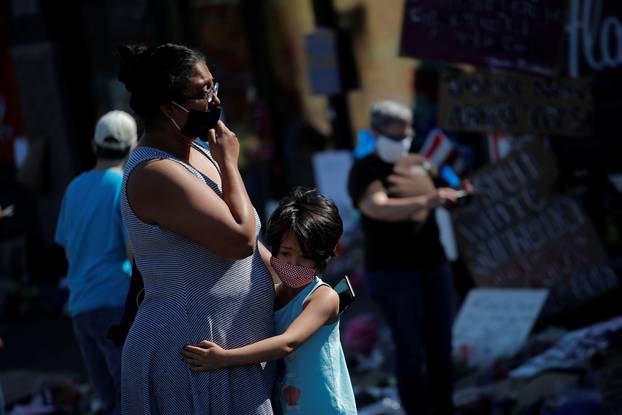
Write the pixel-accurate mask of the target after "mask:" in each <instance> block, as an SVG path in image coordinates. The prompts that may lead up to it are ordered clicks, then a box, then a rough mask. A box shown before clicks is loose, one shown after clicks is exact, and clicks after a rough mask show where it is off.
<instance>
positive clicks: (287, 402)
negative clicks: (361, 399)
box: [274, 277, 356, 415]
mask: <svg viewBox="0 0 622 415" xmlns="http://www.w3.org/2000/svg"><path fill="white" fill-rule="evenodd" d="M321 285H326V286H328V284H326V283H324V282H323V281H322V280H321V279H320V278H318V277H315V279H314V281H313V282H312V283H310V284H309V285H307V286H306V287H305V288H304V289H303V290H302V291H300V292H299V293H298V294H297V295H296V296H295V297H294V298H293V299H292V300H291V301H290V302H289V303H287V304H286V305H285V306H284V307H283V308H281V309H279V310H277V311H275V313H274V315H275V328H276V332H277V334H281V333H283V332H285V330H287V327H289V325H290V324H291V323H292V322H293V321H294V320H295V319H296V318H297V317H298V316H299V315H300V313H301V312H302V305H303V304H304V302H305V300H306V299H307V298H308V297H309V295H311V293H312V292H313V291H315V290H316V289H317V288H318V287H319V286H321ZM283 366H284V368H283ZM279 367H280V370H278V372H279V373H278V374H277V384H276V388H277V390H276V392H277V393H276V394H275V395H277V400H278V401H279V404H280V406H281V409H282V411H283V414H309V415H317V414H348V415H349V414H356V403H355V401H354V393H353V391H352V383H351V382H350V375H349V374H348V367H347V366H346V359H345V357H344V354H343V349H342V348H341V341H340V339H339V320H337V321H336V322H335V323H333V324H330V325H324V326H322V327H320V329H319V330H318V331H317V332H315V333H314V334H313V336H311V337H310V338H309V339H308V340H307V341H306V342H305V343H304V344H303V345H302V346H300V347H299V348H298V349H296V350H295V351H294V352H293V353H291V354H290V355H289V356H287V357H285V358H283V359H282V361H281V362H279Z"/></svg>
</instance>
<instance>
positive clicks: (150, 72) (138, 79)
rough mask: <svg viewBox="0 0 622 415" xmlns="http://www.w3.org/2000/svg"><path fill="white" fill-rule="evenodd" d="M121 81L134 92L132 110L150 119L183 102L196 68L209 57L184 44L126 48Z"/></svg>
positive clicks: (120, 74)
mask: <svg viewBox="0 0 622 415" xmlns="http://www.w3.org/2000/svg"><path fill="white" fill-rule="evenodd" d="M118 51H119V54H120V56H121V65H120V70H119V80H120V81H121V82H123V83H124V84H125V88H127V90H128V92H130V93H131V98H130V107H132V109H133V110H134V111H135V112H136V114H138V115H140V116H141V117H143V118H146V119H150V118H152V117H153V116H155V115H156V114H157V112H158V109H159V107H160V105H162V104H164V103H166V102H168V101H170V100H175V99H179V98H180V96H181V95H182V94H183V91H184V90H185V89H186V88H187V87H188V84H189V80H190V77H191V76H192V73H193V71H194V66H195V65H196V64H197V63H198V62H205V57H204V56H203V55H202V54H201V53H200V52H197V51H195V50H192V49H189V48H187V47H186V46H183V45H176V44H172V43H165V44H161V45H154V46H149V47H147V46H143V45H122V46H119V48H118Z"/></svg>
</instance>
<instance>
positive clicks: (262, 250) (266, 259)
mask: <svg viewBox="0 0 622 415" xmlns="http://www.w3.org/2000/svg"><path fill="white" fill-rule="evenodd" d="M257 249H259V255H261V260H262V261H263V263H264V264H265V265H266V268H268V271H270V275H272V282H273V283H274V284H275V285H276V284H279V283H280V282H281V280H280V279H279V276H278V275H277V273H276V271H275V270H274V268H272V264H271V263H270V258H271V257H272V253H271V252H270V251H269V250H268V248H266V246H265V245H264V244H263V243H262V242H261V241H257Z"/></svg>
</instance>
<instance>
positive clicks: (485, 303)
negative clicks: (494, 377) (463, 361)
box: [453, 288, 548, 364]
mask: <svg viewBox="0 0 622 415" xmlns="http://www.w3.org/2000/svg"><path fill="white" fill-rule="evenodd" d="M547 295H548V292H547V290H542V289H512V288H476V289H472V290H471V291H469V294H468V295H467V298H466V299H465V300H464V303H463V305H462V308H461V309H460V313H458V316H457V317H456V321H455V322H454V326H453V349H454V354H458V353H460V350H461V349H463V348H465V347H466V348H467V349H468V361H469V362H470V363H473V364H486V363H489V362H490V361H492V360H493V359H495V358H497V357H502V356H511V355H513V354H514V353H516V352H517V351H518V349H519V348H520V347H521V346H522V344H523V342H524V341H525V340H526V339H527V336H528V335H529V332H530V331H531V328H532V326H533V324H534V322H535V321H536V319H537V317H538V314H540V310H541V309H542V306H543V305H544V301H545V300H546V297H547Z"/></svg>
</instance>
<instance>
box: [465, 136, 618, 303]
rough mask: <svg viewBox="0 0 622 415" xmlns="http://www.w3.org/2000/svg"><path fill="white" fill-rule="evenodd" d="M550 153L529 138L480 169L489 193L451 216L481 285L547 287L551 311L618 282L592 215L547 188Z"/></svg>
mask: <svg viewBox="0 0 622 415" xmlns="http://www.w3.org/2000/svg"><path fill="white" fill-rule="evenodd" d="M555 175H556V170H555V166H554V161H553V158H552V156H550V155H549V154H548V153H547V152H546V151H545V150H544V149H543V148H542V147H541V146H540V145H538V144H535V143H532V144H529V145H527V146H525V147H524V148H523V149H521V150H519V151H516V152H514V153H511V154H510V155H509V156H508V157H507V158H505V159H503V160H502V161H500V162H498V163H495V164H493V165H490V166H487V167H486V168H484V169H482V170H480V171H478V172H477V173H476V174H475V175H474V176H473V177H472V182H473V185H474V186H475V188H477V189H479V190H481V191H483V192H485V193H486V196H485V197H481V198H478V199H476V200H474V201H473V203H471V204H470V205H468V206H466V207H464V208H462V209H460V210H459V211H457V212H455V213H454V215H453V220H454V227H455V231H456V239H457V241H458V246H459V248H460V251H461V253H462V255H463V256H464V258H465V260H466V262H467V265H468V267H469V270H470V272H471V274H472V275H473V278H474V279H475V281H476V283H477V284H478V285H480V286H503V287H545V288H550V289H551V290H552V293H551V301H550V303H551V304H550V305H549V309H550V310H559V309H561V308H563V307H566V306H572V305H575V304H578V303H580V302H582V301H585V300H587V299H589V298H592V297H594V296H596V295H598V294H600V293H602V292H603V291H605V290H606V289H608V288H611V287H613V286H615V285H616V284H617V278H616V276H615V274H614V273H613V272H612V271H611V270H610V269H609V268H608V267H607V266H606V265H605V260H606V259H605V254H604V252H603V250H602V248H601V246H600V243H599V241H598V237H597V236H596V234H595V232H594V230H593V228H592V225H591V224H590V221H589V219H588V218H587V216H586V215H585V213H584V212H583V210H582V209H581V207H580V206H579V205H578V204H577V203H576V202H575V201H574V200H572V199H570V198H568V197H563V196H552V195H550V194H549V192H550V189H551V187H552V184H553V182H554V179H555Z"/></svg>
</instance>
